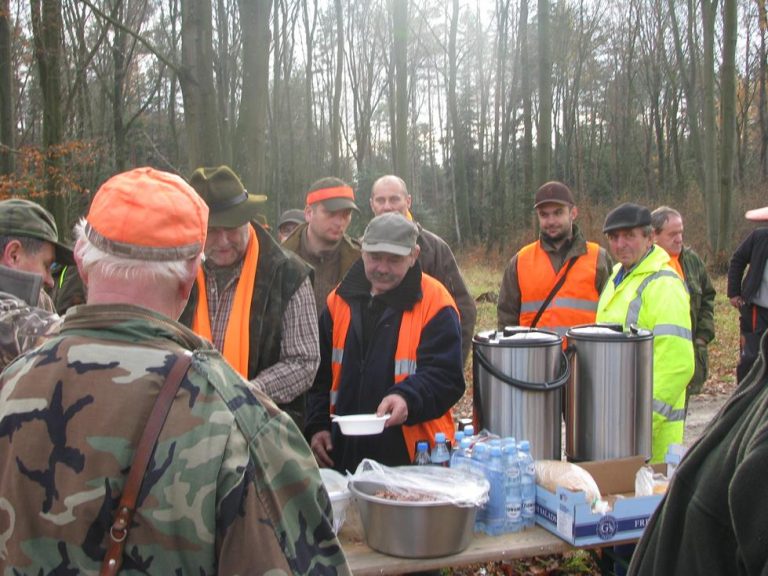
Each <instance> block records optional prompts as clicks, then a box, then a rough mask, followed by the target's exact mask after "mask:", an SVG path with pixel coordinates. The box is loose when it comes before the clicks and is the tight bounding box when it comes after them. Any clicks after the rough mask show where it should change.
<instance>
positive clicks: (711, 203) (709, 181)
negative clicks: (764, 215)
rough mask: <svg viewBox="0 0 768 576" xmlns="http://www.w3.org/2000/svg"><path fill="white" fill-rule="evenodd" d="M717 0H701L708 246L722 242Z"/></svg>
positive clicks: (705, 194) (703, 147)
mask: <svg viewBox="0 0 768 576" xmlns="http://www.w3.org/2000/svg"><path fill="white" fill-rule="evenodd" d="M716 17H717V0H701V18H702V36H703V40H704V55H703V61H702V70H703V71H702V78H701V80H702V87H701V88H702V96H703V98H702V107H703V115H702V121H703V126H702V128H703V129H702V136H703V142H702V152H703V160H704V173H705V178H704V202H705V204H706V207H707V231H708V238H709V246H710V248H711V249H712V250H716V249H717V246H719V243H720V240H719V234H720V230H719V226H720V194H719V187H718V182H719V178H718V162H717V139H718V135H717V121H716V114H715V19H716Z"/></svg>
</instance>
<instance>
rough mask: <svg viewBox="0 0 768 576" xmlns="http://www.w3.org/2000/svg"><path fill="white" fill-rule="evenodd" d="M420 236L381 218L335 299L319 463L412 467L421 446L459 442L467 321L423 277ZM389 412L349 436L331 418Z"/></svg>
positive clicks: (309, 431)
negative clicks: (370, 428)
mask: <svg viewBox="0 0 768 576" xmlns="http://www.w3.org/2000/svg"><path fill="white" fill-rule="evenodd" d="M418 234H419V231H418V228H417V226H416V225H415V224H413V223H412V222H410V221H408V220H406V219H405V218H404V217H403V216H402V215H400V214H398V213H394V212H392V213H386V214H382V215H381V216H377V217H376V218H374V219H373V220H371V222H370V223H369V224H368V226H367V228H366V229H365V234H364V235H363V242H362V249H363V252H362V258H361V259H360V260H358V261H357V262H355V264H353V265H352V268H350V270H349V272H348V273H347V275H346V276H345V277H344V279H343V280H342V281H341V284H339V286H338V287H337V288H336V289H335V290H334V291H332V292H331V293H330V294H329V295H328V300H327V304H328V306H327V308H326V309H325V310H324V311H323V313H322V315H321V316H320V368H319V369H318V372H317V375H316V376H315V381H314V383H313V385H312V388H311V389H310V391H309V394H308V398H307V400H308V402H307V425H306V428H305V434H306V436H307V438H308V439H309V441H310V446H311V448H312V451H313V452H314V454H315V458H316V459H317V461H318V463H319V464H320V466H323V467H333V468H335V469H336V470H338V471H340V472H344V471H346V470H351V471H354V470H355V468H357V465H358V464H359V463H360V461H361V460H362V459H363V458H372V459H374V460H376V461H378V462H380V463H382V464H385V465H387V466H397V465H402V464H408V463H410V462H411V461H412V459H413V453H414V450H415V444H416V441H418V440H422V439H424V440H429V441H430V443H433V442H434V438H435V433H436V432H444V433H445V435H446V438H449V439H451V440H452V439H453V431H454V424H453V418H452V416H451V407H452V406H453V405H454V404H455V403H456V402H457V401H458V400H459V399H460V398H461V396H462V395H463V394H464V374H463V370H462V357H461V324H460V322H459V313H458V311H457V309H456V304H455V302H454V300H453V298H452V297H451V295H450V294H449V293H448V290H447V289H446V288H445V287H444V286H443V285H442V284H441V283H440V282H438V281H437V280H435V279H434V278H432V277H431V276H429V275H427V274H424V273H422V271H421V266H420V265H419V263H418V261H417V260H418V256H419V247H418V245H417V243H416V239H417V237H418ZM374 412H375V413H376V414H378V415H380V416H381V415H384V414H389V415H390V416H389V419H388V420H387V421H386V427H385V429H384V432H383V433H382V434H380V435H375V436H343V435H342V434H341V432H340V430H339V429H338V427H332V424H331V415H332V414H337V415H346V414H365V413H374Z"/></svg>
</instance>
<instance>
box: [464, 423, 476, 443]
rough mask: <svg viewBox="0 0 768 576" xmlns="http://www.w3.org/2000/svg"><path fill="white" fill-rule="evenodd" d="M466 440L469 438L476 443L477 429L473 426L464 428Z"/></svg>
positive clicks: (469, 425)
mask: <svg viewBox="0 0 768 576" xmlns="http://www.w3.org/2000/svg"><path fill="white" fill-rule="evenodd" d="M464 438H469V439H470V440H472V441H473V442H474V441H475V427H474V426H472V424H467V425H466V426H464Z"/></svg>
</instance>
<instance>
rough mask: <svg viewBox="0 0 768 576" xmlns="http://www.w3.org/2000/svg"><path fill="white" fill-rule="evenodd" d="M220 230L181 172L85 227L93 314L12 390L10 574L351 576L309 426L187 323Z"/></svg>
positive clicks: (163, 175)
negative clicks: (170, 384)
mask: <svg viewBox="0 0 768 576" xmlns="http://www.w3.org/2000/svg"><path fill="white" fill-rule="evenodd" d="M207 228H208V208H207V206H206V205H205V203H204V202H203V201H202V199H201V198H200V197H199V196H198V195H197V194H196V193H195V191H194V190H193V189H192V188H191V187H190V186H189V184H188V183H187V182H186V181H185V180H184V179H183V178H181V177H179V176H176V175H175V174H170V173H168V172H162V171H160V170H155V169H153V168H135V169H133V170H130V171H128V172H123V173H120V174H117V175H115V176H113V177H111V178H110V179H109V180H107V181H106V182H105V183H104V184H103V185H102V186H101V187H100V188H99V191H98V192H97V193H96V195H95V196H94V199H93V202H92V203H91V206H90V208H89V210H88V216H87V217H86V218H84V219H83V220H81V221H80V222H79V223H78V225H77V227H76V236H77V243H76V245H75V254H76V258H77V265H78V268H79V270H80V273H81V275H82V278H83V280H84V281H85V282H86V283H87V285H88V301H87V303H86V304H85V305H82V306H77V307H76V308H74V309H73V310H71V311H69V312H68V313H67V315H66V316H65V317H64V321H63V323H62V327H61V331H60V333H59V334H58V335H57V336H55V337H53V338H51V339H49V340H48V341H47V342H46V343H45V344H43V345H42V346H41V347H40V348H39V349H37V350H35V351H34V352H33V353H29V354H25V355H23V356H22V357H20V358H19V359H17V360H16V361H15V362H13V363H12V364H11V365H10V366H8V368H7V369H6V370H5V371H4V372H3V374H2V376H0V392H2V402H0V406H2V409H0V494H2V498H0V501H2V506H0V508H1V509H2V510H1V511H0V534H1V535H0V566H2V570H3V572H7V573H12V574H22V573H24V574H54V573H57V574H60V573H62V572H65V573H67V574H97V573H101V574H117V573H126V574H128V573H142V574H158V575H160V574H162V575H166V574H190V575H191V574H295V575H306V576H310V575H315V574H343V575H346V574H350V570H349V568H348V566H347V564H346V561H345V558H344V553H343V551H342V549H341V546H340V545H339V542H338V540H337V538H336V536H335V535H334V533H333V526H332V522H331V515H330V512H331V506H330V501H329V498H328V495H327V493H326V491H325V490H324V489H323V485H322V481H321V479H320V475H319V473H318V470H317V465H316V464H315V462H314V459H313V457H312V454H311V452H310V450H309V447H308V446H307V443H306V442H305V441H304V439H303V438H302V436H301V432H300V431H299V430H298V429H297V427H296V425H295V423H294V422H293V421H292V420H291V419H290V417H288V415H287V414H285V413H284V412H283V411H281V410H279V409H277V407H276V406H275V405H274V403H273V402H272V401H271V400H270V399H269V398H267V396H266V395H265V394H264V393H263V392H261V391H259V390H256V389H254V388H253V387H251V386H249V384H248V383H247V382H246V381H245V380H244V379H243V377H242V376H240V375H239V374H237V373H236V372H235V371H234V370H233V369H232V367H231V366H229V364H227V362H226V361H225V360H224V359H223V358H222V356H221V354H219V352H218V351H216V350H215V349H214V348H213V346H212V345H211V343H210V342H208V341H206V340H204V339H203V338H201V337H200V336H198V335H197V334H194V333H193V332H192V331H191V330H189V329H188V328H186V327H185V326H182V325H181V324H179V323H178V322H176V318H178V316H179V314H180V313H181V311H182V309H183V308H184V305H185V303H186V300H187V297H188V296H189V293H190V290H191V289H192V286H193V284H194V282H195V278H196V276H197V270H198V266H199V264H200V260H201V256H202V252H203V247H204V245H205V241H206V233H207ZM186 361H188V362H189V364H188V365H187V366H186V367H185V366H184V364H181V366H182V367H183V368H184V369H183V370H182V371H181V374H180V376H181V380H180V384H179V386H178V389H174V388H170V389H168V388H166V386H165V383H166V381H167V380H171V379H172V378H173V375H174V374H175V368H176V366H178V365H179V364H180V363H182V362H186ZM167 390H170V393H167ZM158 398H168V399H169V405H168V408H169V409H168V412H167V416H166V418H165V420H162V419H161V420H160V422H159V423H158V421H157V420H156V419H154V418H153V416H151V414H155V409H156V408H157V407H158V406H162V403H161V402H160V401H159V400H158ZM156 402H157V403H156ZM153 421H154V422H155V424H156V426H152V425H151V423H152V422H153ZM148 422H149V423H150V424H149V425H148V424H147V423H148ZM153 428H160V430H159V434H158V435H157V440H156V442H154V444H150V446H149V449H148V450H142V448H141V446H142V444H143V439H144V436H143V434H144V430H145V429H153ZM147 452H149V453H151V456H150V454H148V462H145V463H143V462H141V460H140V459H139V458H138V457H137V456H136V454H141V453H147ZM129 470H130V474H129V473H128V471H129ZM135 471H139V472H140V474H139V479H141V482H140V483H139V486H140V489H139V487H136V486H135V485H134V488H133V490H131V489H130V486H131V482H130V478H131V477H132V476H133V474H134V472H135ZM130 495H133V500H134V504H133V505H130V504H126V503H125V499H126V498H128V497H129V496H130ZM125 508H127V509H128V510H131V509H133V510H131V511H132V512H134V514H125ZM131 518H133V521H131ZM121 541H123V542H124V548H123V549H122V550H120V549H119V548H118V546H119V543H120V542H121ZM116 549H117V550H116ZM113 551H114V552H113ZM110 559H115V560H116V561H117V563H116V565H112V564H110V563H109V562H110ZM121 564H122V566H121ZM121 567H122V568H123V569H124V572H121V571H120V568H121ZM100 569H101V571H100Z"/></svg>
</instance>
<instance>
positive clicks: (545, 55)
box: [536, 0, 552, 184]
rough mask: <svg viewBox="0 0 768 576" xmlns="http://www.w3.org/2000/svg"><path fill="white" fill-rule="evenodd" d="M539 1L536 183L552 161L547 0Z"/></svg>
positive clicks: (547, 173) (544, 176) (542, 179)
mask: <svg viewBox="0 0 768 576" xmlns="http://www.w3.org/2000/svg"><path fill="white" fill-rule="evenodd" d="M538 2H539V122H538V127H537V129H536V150H537V158H538V161H539V162H538V166H537V177H536V180H537V184H543V183H544V182H546V181H547V180H549V178H550V163H551V161H552V57H551V55H550V53H549V43H550V42H551V41H552V38H551V37H550V32H549V10H550V8H549V0H538Z"/></svg>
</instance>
